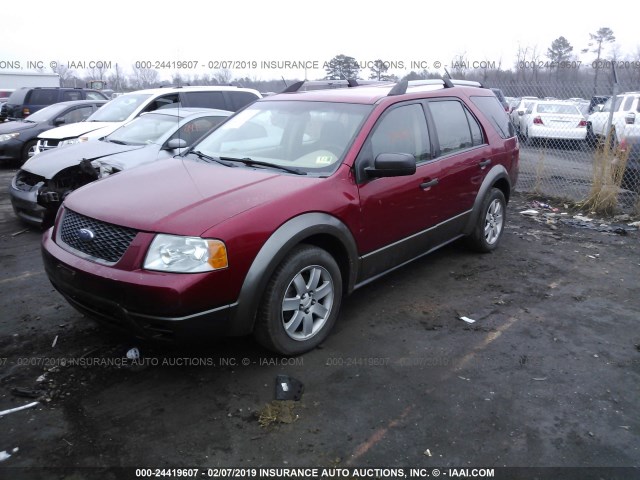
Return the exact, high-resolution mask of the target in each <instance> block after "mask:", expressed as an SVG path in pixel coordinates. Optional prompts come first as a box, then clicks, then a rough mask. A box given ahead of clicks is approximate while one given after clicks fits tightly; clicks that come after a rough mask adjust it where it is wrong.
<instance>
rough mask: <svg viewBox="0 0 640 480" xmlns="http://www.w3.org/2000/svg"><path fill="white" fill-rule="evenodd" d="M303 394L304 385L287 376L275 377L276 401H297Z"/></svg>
mask: <svg viewBox="0 0 640 480" xmlns="http://www.w3.org/2000/svg"><path fill="white" fill-rule="evenodd" d="M303 392H304V385H303V384H302V382H301V381H300V380H297V379H295V378H293V377H290V376H288V375H278V376H277V377H276V400H294V401H296V402H297V401H299V400H300V399H301V398H302V393H303Z"/></svg>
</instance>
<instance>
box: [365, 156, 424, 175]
mask: <svg viewBox="0 0 640 480" xmlns="http://www.w3.org/2000/svg"><path fill="white" fill-rule="evenodd" d="M364 171H365V173H366V175H367V176H368V177H369V178H376V177H403V176H408V175H413V174H414V173H416V157H414V156H413V155H411V154H409V153H381V154H380V155H378V156H377V157H376V159H375V160H374V162H373V167H366V168H365V169H364Z"/></svg>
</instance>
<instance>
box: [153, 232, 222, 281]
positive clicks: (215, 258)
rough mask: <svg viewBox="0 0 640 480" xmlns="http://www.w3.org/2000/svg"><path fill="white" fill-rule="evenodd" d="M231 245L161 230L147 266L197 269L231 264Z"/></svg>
mask: <svg viewBox="0 0 640 480" xmlns="http://www.w3.org/2000/svg"><path fill="white" fill-rule="evenodd" d="M228 265H229V263H228V260H227V247H226V246H225V244H224V243H223V242H222V241H220V240H212V239H207V238H199V237H178V236H175V235H165V234H158V235H156V237H155V238H154V239H153V242H151V246H150V247H149V251H148V252H147V256H146V258H145V260H144V266H143V268H145V269H147V270H158V271H161V272H176V273H197V272H210V271H212V270H219V269H221V268H227V266H228Z"/></svg>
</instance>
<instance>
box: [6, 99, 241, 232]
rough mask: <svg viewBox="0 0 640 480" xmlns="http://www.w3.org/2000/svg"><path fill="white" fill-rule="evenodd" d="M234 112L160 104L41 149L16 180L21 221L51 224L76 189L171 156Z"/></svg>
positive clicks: (14, 187) (13, 199)
mask: <svg viewBox="0 0 640 480" xmlns="http://www.w3.org/2000/svg"><path fill="white" fill-rule="evenodd" d="M231 114H232V112H229V111H226V110H214V109H206V108H180V109H178V108H166V109H160V110H156V111H154V112H150V113H146V114H144V115H141V116H140V117H138V118H136V119H134V120H132V121H131V122H129V123H127V124H125V125H123V126H122V127H120V128H118V129H117V130H115V131H114V132H113V133H111V134H110V135H108V136H106V137H104V138H103V139H101V140H99V141H96V142H86V143H80V144H76V145H69V146H66V147H63V148H56V149H53V150H50V151H45V152H42V153H39V154H38V155H35V156H34V157H32V158H31V159H30V160H29V161H27V162H26V163H25V164H24V165H23V166H22V168H21V169H20V170H19V171H18V173H17V174H16V175H15V177H14V178H13V180H12V181H11V186H10V188H9V192H10V196H11V204H12V206H13V210H14V212H15V214H16V215H17V216H18V218H19V219H20V220H22V221H24V222H26V223H29V224H31V225H37V226H43V227H46V226H48V225H50V224H51V223H52V222H53V219H54V218H55V215H56V212H57V210H58V207H59V206H60V205H61V204H62V202H63V201H64V199H65V197H66V196H67V195H68V194H69V193H71V192H72V191H73V190H75V189H77V188H79V187H81V186H83V185H86V184H87V183H90V182H93V181H94V180H98V179H99V178H103V177H105V176H108V175H111V174H113V173H117V172H120V171H122V170H127V169H130V168H133V167H137V166H139V165H143V164H146V163H149V162H154V161H158V160H163V159H167V158H172V157H174V156H175V155H176V154H178V153H180V152H181V151H182V150H183V149H185V148H188V147H189V146H191V145H192V144H193V143H194V142H195V141H196V140H198V139H199V138H200V137H202V136H203V135H204V134H206V133H207V132H209V131H210V130H211V129H212V128H214V127H215V126H216V125H218V124H219V123H221V122H222V121H223V120H225V119H226V118H227V117H228V116H229V115H231ZM116 193H117V192H116Z"/></svg>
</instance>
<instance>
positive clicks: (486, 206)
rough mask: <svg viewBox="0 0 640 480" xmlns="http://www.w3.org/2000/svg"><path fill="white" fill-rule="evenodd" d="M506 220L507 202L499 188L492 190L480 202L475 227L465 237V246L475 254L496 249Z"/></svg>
mask: <svg viewBox="0 0 640 480" xmlns="http://www.w3.org/2000/svg"><path fill="white" fill-rule="evenodd" d="M506 219H507V202H506V200H505V198H504V193H502V190H500V189H499V188H492V189H491V191H490V192H489V193H488V194H487V196H486V197H485V198H484V200H483V201H482V206H481V208H480V215H479V216H478V220H477V222H476V226H475V228H474V230H473V232H472V233H471V235H469V236H468V237H467V246H468V247H469V248H471V249H472V250H475V251H477V252H483V253H487V252H491V251H493V250H495V249H496V248H497V247H498V244H499V243H500V239H501V238H502V234H503V232H504V225H505V222H506Z"/></svg>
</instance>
